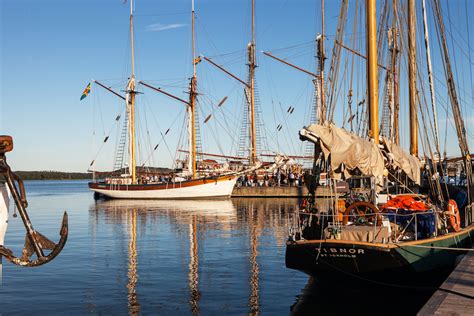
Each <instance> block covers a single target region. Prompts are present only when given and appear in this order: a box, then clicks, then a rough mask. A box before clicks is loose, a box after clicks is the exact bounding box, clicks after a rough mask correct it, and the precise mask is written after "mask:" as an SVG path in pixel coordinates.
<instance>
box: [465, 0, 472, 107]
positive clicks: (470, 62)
mask: <svg viewBox="0 0 474 316" xmlns="http://www.w3.org/2000/svg"><path fill="white" fill-rule="evenodd" d="M464 9H465V14H466V31H467V45H468V49H469V51H471V35H470V32H469V29H470V27H469V18H468V16H467V11H466V10H467V0H464ZM468 55H469V77H470V80H471V104H472V105H474V83H473V79H472V60H471V54H468Z"/></svg>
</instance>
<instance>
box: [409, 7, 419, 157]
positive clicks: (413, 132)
mask: <svg viewBox="0 0 474 316" xmlns="http://www.w3.org/2000/svg"><path fill="white" fill-rule="evenodd" d="M408 87H409V104H410V154H412V155H413V156H418V104H417V103H416V99H417V98H416V15H415V0H408Z"/></svg>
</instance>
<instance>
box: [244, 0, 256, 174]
mask: <svg viewBox="0 0 474 316" xmlns="http://www.w3.org/2000/svg"><path fill="white" fill-rule="evenodd" d="M247 49H248V61H249V63H248V66H249V82H248V85H247V86H248V87H247V88H246V90H245V91H246V94H247V101H248V107H249V109H248V113H249V114H248V115H249V118H248V119H249V123H250V131H249V138H250V150H249V151H250V152H249V163H250V165H251V166H253V165H255V163H256V162H257V129H256V126H255V68H257V57H256V52H255V49H256V43H255V0H252V41H251V42H250V43H249V44H248V46H247Z"/></svg>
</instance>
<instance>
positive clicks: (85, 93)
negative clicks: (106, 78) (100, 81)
mask: <svg viewBox="0 0 474 316" xmlns="http://www.w3.org/2000/svg"><path fill="white" fill-rule="evenodd" d="M90 92H91V83H90V82H89V84H88V85H87V87H86V88H85V89H84V92H82V95H81V101H82V100H83V99H84V98H85V97H87V96H88V95H89V93H90Z"/></svg>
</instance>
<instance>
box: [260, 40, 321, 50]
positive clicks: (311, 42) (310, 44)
mask: <svg viewBox="0 0 474 316" xmlns="http://www.w3.org/2000/svg"><path fill="white" fill-rule="evenodd" d="M313 44H314V40H311V41H308V42H304V43H301V44H295V45H291V46H286V47H280V48H272V49H269V51H272V52H280V51H285V50H290V49H295V48H302V47H306V46H311V47H312V46H313Z"/></svg>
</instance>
